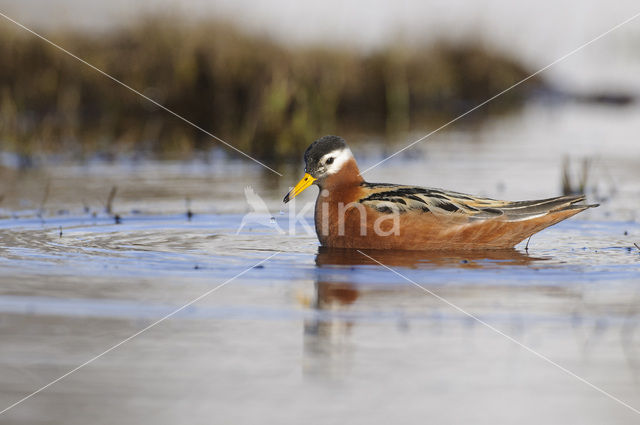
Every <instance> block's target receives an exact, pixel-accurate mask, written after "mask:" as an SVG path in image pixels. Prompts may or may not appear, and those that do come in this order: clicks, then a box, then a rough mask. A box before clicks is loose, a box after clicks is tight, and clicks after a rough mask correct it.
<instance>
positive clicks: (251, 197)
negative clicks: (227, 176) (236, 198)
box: [244, 186, 269, 214]
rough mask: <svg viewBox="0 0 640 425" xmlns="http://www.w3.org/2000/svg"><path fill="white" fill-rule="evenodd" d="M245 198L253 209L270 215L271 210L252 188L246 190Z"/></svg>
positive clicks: (248, 187)
mask: <svg viewBox="0 0 640 425" xmlns="http://www.w3.org/2000/svg"><path fill="white" fill-rule="evenodd" d="M244 196H245V198H247V203H248V204H249V206H251V208H252V209H253V210H254V211H256V212H260V213H264V214H269V208H268V207H267V204H265V202H264V201H263V200H262V198H261V197H260V196H259V195H258V194H256V193H255V192H254V191H253V188H252V187H251V186H247V187H245V188H244Z"/></svg>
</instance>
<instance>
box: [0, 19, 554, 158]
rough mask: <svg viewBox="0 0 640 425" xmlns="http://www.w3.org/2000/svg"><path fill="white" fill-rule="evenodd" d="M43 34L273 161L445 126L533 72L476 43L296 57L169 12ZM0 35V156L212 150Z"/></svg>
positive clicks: (39, 50)
mask: <svg viewBox="0 0 640 425" xmlns="http://www.w3.org/2000/svg"><path fill="white" fill-rule="evenodd" d="M46 36H47V37H49V38H50V39H52V40H53V41H54V42H56V43H58V44H60V45H61V46H63V47H65V48H66V49H68V50H70V51H71V52H73V53H74V54H76V55H78V56H79V57H81V58H83V59H85V60H86V61H88V62H89V63H91V64H93V65H95V66H97V67H98V68H100V69H102V70H103V71H105V72H107V73H108V74H110V75H112V76H114V77H115V78H117V79H119V80H121V81H123V82H124V83H126V84H128V85H130V86H132V87H134V88H135V89H137V90H139V91H141V92H143V93H144V94H145V95H147V96H149V97H151V98H153V99H155V100H156V101H158V102H159V103H161V104H162V105H164V106H166V107H168V108H170V109H171V110H173V111H175V112H176V113H178V114H180V115H182V116H184V117H185V118H187V119H189V120H191V121H193V122H194V123H195V124H196V125H198V126H201V127H202V128H204V129H206V130H208V131H211V132H212V133H214V134H216V135H217V136H219V137H222V138H223V139H226V140H228V141H231V142H232V143H233V144H234V145H235V146H237V147H238V148H239V149H241V150H243V151H245V152H248V153H250V154H251V155H254V156H256V157H258V158H260V159H264V160H273V161H277V160H285V159H288V158H291V157H295V158H298V157H299V155H300V151H301V150H302V149H304V148H305V147H306V146H307V145H308V143H309V142H310V141H311V140H313V139H315V138H317V137H318V136H319V135H323V134H326V133H334V134H336V133H337V134H352V135H358V134H360V135H363V134H383V135H385V136H386V137H387V138H393V137H396V136H398V135H402V134H406V132H408V131H410V130H411V129H414V128H420V129H424V128H427V127H425V124H428V125H437V124H441V123H444V122H446V121H447V120H449V119H451V118H453V117H455V116H456V115H458V114H460V113H461V112H464V111H466V110H467V109H469V108H471V107H472V106H474V105H476V104H478V103H480V102H482V101H484V100H486V99H487V98H489V97H491V96H493V95H494V94H496V93H498V92H499V91H501V90H503V89H504V88H506V87H508V86H509V85H511V84H513V83H515V82H516V81H518V80H520V79H522V78H524V77H525V76H527V75H528V74H529V71H528V70H527V69H526V68H525V67H523V66H522V65H520V64H519V63H517V62H516V61H515V60H513V59H511V58H508V57H505V56H503V55H500V54H497V53H495V52H491V51H489V50H487V49H486V48H484V47H483V46H481V45H480V44H473V43H471V44H448V43H436V44H433V45H429V46H423V47H416V48H406V47H402V46H388V47H385V48H382V49H379V50H377V51H374V52H368V53H362V52H358V51H353V50H350V49H348V48H344V49H343V48H336V47H333V48H329V47H313V46H312V47H297V48H293V47H286V46H283V45H280V44H278V43H276V42H274V41H272V40H269V39H265V38H263V37H258V36H252V35H248V34H245V33H243V32H241V31H239V30H238V29H237V28H235V27H233V26H231V25H229V24H225V23H221V22H215V21H201V22H197V23H193V22H191V23H187V21H186V20H183V21H181V20H179V19H178V20H176V19H175V17H171V18H169V17H163V16H153V17H146V18H144V19H142V20H141V21H140V22H137V23H136V24H135V25H131V26H125V27H121V28H118V29H113V30H110V31H107V32H104V33H90V34H88V33H81V32H67V33H53V34H46ZM0 37H1V39H2V40H3V42H2V43H0V61H1V62H2V64H3V65H2V66H0V143H1V146H2V150H3V151H11V152H15V153H18V154H19V155H21V156H22V157H24V158H26V159H27V162H28V158H31V157H32V156H34V155H38V154H48V153H64V154H66V155H73V156H76V157H78V158H86V157H87V156H89V155H93V154H96V153H101V154H105V155H117V154H119V153H122V152H128V153H137V154H141V155H154V156H158V157H167V158H176V157H185V156H189V155H191V154H193V153H194V152H197V151H201V150H206V149H210V148H211V147H212V146H215V145H214V144H213V143H211V139H210V138H209V137H208V136H206V135H205V134H203V133H201V132H199V131H198V130H196V129H194V128H192V127H190V126H188V125H187V124H185V123H184V122H182V121H180V120H178V119H176V118H175V117H172V116H171V115H170V114H168V113H166V112H165V111H163V110H161V109H160V108H158V107H155V106H154V105H153V104H151V103H149V102H147V101H145V100H143V99H142V98H140V97H139V96H137V95H135V94H134V93H132V92H130V91H128V90H126V89H125V88H123V87H120V86H118V85H117V84H115V83H114V82H113V81H111V80H109V79H108V78H106V77H104V76H103V75H100V74H99V73H97V72H95V71H94V70H91V69H90V68H88V67H86V66H85V65H83V64H81V63H79V62H78V61H76V60H74V59H73V58H71V57H69V56H67V55H65V54H63V53H62V52H60V51H59V50H57V49H54V48H53V47H52V46H50V45H48V44H46V43H44V42H43V41H42V40H39V39H37V38H35V37H34V36H33V35H30V34H28V33H26V32H24V31H23V30H20V29H18V28H16V27H10V26H7V25H4V26H0ZM540 84H542V82H541V81H540V80H538V79H532V80H530V81H529V82H527V84H525V85H523V87H522V88H519V89H517V90H513V91H510V92H508V93H507V94H505V95H504V96H503V97H501V99H500V102H496V104H495V105H499V108H500V109H501V110H509V109H512V108H514V107H517V106H518V105H520V104H522V102H523V101H525V100H526V98H527V96H528V95H529V93H530V91H531V90H532V89H534V88H536V87H538V86H539V85H540ZM495 105H492V107H494V108H495ZM483 109H484V108H483ZM486 111H491V108H489V109H485V110H484V113H487V112H486Z"/></svg>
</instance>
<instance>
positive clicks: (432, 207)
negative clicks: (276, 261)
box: [283, 136, 598, 251]
mask: <svg viewBox="0 0 640 425" xmlns="http://www.w3.org/2000/svg"><path fill="white" fill-rule="evenodd" d="M304 161H305V169H304V171H305V174H304V177H303V178H302V179H301V180H300V181H299V182H298V184H296V185H295V187H293V188H292V189H291V190H290V191H289V192H288V193H287V194H286V196H285V197H284V199H283V202H284V203H285V204H286V203H287V202H289V201H290V200H291V199H293V198H295V197H296V196H297V195H299V194H300V193H302V192H303V191H304V190H305V189H307V188H308V187H310V186H311V185H316V186H318V187H319V189H320V191H319V193H318V197H317V199H316V204H315V217H314V221H315V228H316V233H317V236H318V240H319V242H320V244H321V246H324V247H328V248H352V249H395V250H417V251H427V250H454V251H458V250H479V249H480V250H482V249H484V250H489V249H510V248H513V247H514V246H515V245H517V244H518V243H520V242H522V241H523V240H525V239H527V238H529V237H530V236H531V235H533V234H535V233H537V232H539V231H541V230H542V229H545V228H547V227H549V226H551V225H554V224H556V223H558V222H560V221H562V220H565V219H567V218H569V217H571V216H573V215H575V214H577V213H579V212H581V211H584V210H586V209H588V208H593V207H597V206H598V204H591V205H588V204H585V203H584V201H585V196H584V195H571V196H559V197H554V198H547V199H537V200H530V201H501V200H496V199H491V198H484V197H478V196H473V195H468V194H465V193H459V192H454V191H449V190H443V189H437V188H427V187H419V186H408V185H400V184H387V183H369V182H366V181H365V180H364V179H363V177H362V176H361V174H360V171H359V169H358V164H357V163H356V160H355V158H354V156H353V153H352V152H351V150H350V149H349V147H348V146H347V143H346V142H345V141H344V139H342V138H341V137H338V136H324V137H321V138H319V139H317V140H316V141H314V142H313V143H312V144H311V145H310V146H309V147H308V148H307V150H306V151H305V153H304Z"/></svg>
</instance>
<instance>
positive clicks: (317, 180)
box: [283, 136, 357, 203]
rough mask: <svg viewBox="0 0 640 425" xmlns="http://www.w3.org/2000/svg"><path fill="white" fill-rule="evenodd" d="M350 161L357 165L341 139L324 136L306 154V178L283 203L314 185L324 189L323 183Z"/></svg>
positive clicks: (288, 194)
mask: <svg viewBox="0 0 640 425" xmlns="http://www.w3.org/2000/svg"><path fill="white" fill-rule="evenodd" d="M350 161H353V162H354V163H355V161H354V159H353V154H352V153H351V150H350V149H349V147H348V146H347V144H346V142H345V141H344V140H343V139H342V138H341V137H338V136H324V137H321V138H319V139H318V140H316V141H315V142H313V143H312V144H311V145H310V146H309V147H308V148H307V150H306V151H305V153H304V162H305V168H304V171H305V174H304V177H303V178H302V180H300V181H299V182H298V184H297V185H296V186H295V187H294V188H293V189H292V190H291V191H290V192H289V193H287V195H286V196H285V197H284V199H283V201H284V202H285V203H287V202H289V200H291V199H293V198H295V197H296V196H297V195H299V194H300V193H302V191H304V190H305V189H306V188H308V187H309V186H311V185H312V184H316V185H319V186H320V187H322V184H323V182H324V181H325V180H326V179H327V178H328V177H329V176H333V175H336V174H338V173H339V172H340V171H341V170H343V168H344V166H345V164H347V163H349V162H350ZM356 171H357V167H356Z"/></svg>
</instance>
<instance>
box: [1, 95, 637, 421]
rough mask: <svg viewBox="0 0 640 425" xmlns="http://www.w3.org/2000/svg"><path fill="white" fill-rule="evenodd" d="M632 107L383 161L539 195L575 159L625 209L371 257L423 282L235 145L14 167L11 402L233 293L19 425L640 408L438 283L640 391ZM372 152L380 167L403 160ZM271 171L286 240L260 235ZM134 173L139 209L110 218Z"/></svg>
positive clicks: (87, 377)
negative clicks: (322, 231)
mask: <svg viewBox="0 0 640 425" xmlns="http://www.w3.org/2000/svg"><path fill="white" fill-rule="evenodd" d="M614 111H615V112H616V113H615V114H614V113H613V112H611V111H609V110H596V109H593V108H586V107H581V106H577V105H573V106H566V107H563V108H558V109H556V110H553V111H551V112H550V111H549V109H548V108H547V107H545V106H544V105H537V106H536V105H534V106H532V107H530V108H528V109H526V110H525V111H524V112H523V113H522V114H518V115H513V116H508V117H503V118H501V119H498V120H496V121H495V122H493V123H492V124H490V125H486V126H482V127H480V128H476V129H474V131H459V132H451V133H447V134H443V135H440V136H439V137H437V138H435V139H434V140H432V141H430V142H429V143H427V144H425V145H424V146H423V149H421V150H418V151H410V152H409V153H408V154H407V155H405V156H404V157H403V158H400V159H397V160H394V161H390V162H389V163H387V164H385V166H384V167H379V168H377V169H375V170H373V171H371V173H370V174H371V176H369V175H367V176H366V177H367V178H368V179H369V180H372V181H390V182H404V183H418V184H424V185H430V186H441V187H446V188H449V189H455V190H462V191H467V192H472V193H477V194H482V195H490V196H493V197H498V198H513V199H516V198H520V199H523V198H530V197H537V196H551V195H556V194H558V190H559V186H560V180H561V179H560V174H561V164H562V157H563V155H564V154H565V153H567V154H570V155H571V157H572V159H573V161H572V163H571V164H572V166H573V167H574V168H576V167H578V166H579V164H580V163H581V159H582V158H583V157H590V158H592V162H593V164H594V165H593V166H592V168H591V169H590V170H591V172H590V175H589V182H590V183H589V185H588V187H589V193H590V196H591V200H597V201H600V202H602V206H601V207H599V208H597V209H592V210H589V211H587V212H585V213H582V214H580V215H578V216H577V217H575V218H574V219H571V220H569V221H566V222H563V223H561V224H559V225H557V226H554V227H552V228H550V229H547V230H546V231H544V232H542V233H540V234H538V235H536V236H534V237H533V238H532V239H531V242H530V244H529V249H528V252H527V251H525V248H524V244H521V245H519V246H518V247H516V249H515V250H512V251H506V252H494V253H482V254H472V253H447V252H444V253H438V254H434V253H430V254H427V253H409V252H380V251H377V252H376V251H367V254H368V255H370V256H371V257H373V258H375V259H376V260H377V261H380V262H381V263H383V264H385V265H387V266H389V267H390V268H392V269H393V270H395V271H396V272H398V273H399V274H395V273H393V272H392V271H390V270H388V269H386V268H384V267H382V266H380V265H378V264H377V263H376V262H375V261H373V260H371V259H369V258H367V257H365V256H363V255H362V254H359V253H357V252H351V251H333V250H323V249H320V248H319V247H318V246H317V241H316V239H315V236H314V235H313V234H308V233H307V232H306V230H305V228H304V225H303V223H301V222H298V223H296V224H295V225H293V227H291V226H290V222H289V218H290V216H289V214H288V211H287V210H284V211H285V214H282V215H281V214H278V211H279V210H280V209H281V208H282V205H281V204H280V202H279V200H280V199H281V197H282V195H283V194H284V193H285V192H286V191H287V188H288V186H290V185H292V184H294V183H295V182H296V181H297V179H298V178H299V177H300V174H301V167H295V168H291V169H284V170H281V171H284V172H285V177H284V178H282V179H276V178H272V177H271V176H269V175H265V174H263V173H261V172H260V170H258V169H256V168H255V167H254V166H252V165H248V164H245V163H242V162H239V161H238V162H234V161H219V160H215V159H214V160H212V161H211V162H210V163H206V162H191V163H189V164H180V163H170V164H167V163H149V162H144V163H136V162H131V163H124V164H123V163H118V164H115V165H109V164H105V163H92V164H89V165H84V166H68V165H65V166H55V165H51V166H47V167H44V168H41V169H38V170H34V171H28V172H18V171H16V170H12V169H7V168H4V169H3V171H2V173H3V177H2V181H3V182H4V184H3V186H2V187H1V188H0V190H1V191H2V192H0V193H4V194H5V197H4V200H3V202H2V204H0V207H2V209H1V210H0V216H2V219H0V335H1V340H2V343H1V344H0V410H1V409H3V408H4V407H5V406H9V405H11V404H12V403H14V402H16V401H18V400H20V399H21V398H22V397H24V396H26V395H28V394H29V393H31V392H32V391H35V390H37V389H38V388H40V387H42V386H43V385H46V384H47V383H49V382H51V381H52V380H54V379H56V378H58V377H59V376H61V375H63V374H64V373H66V372H68V371H69V370H71V369H73V368H75V367H77V366H78V365H80V364H82V363H84V362H86V361H87V360H89V359H91V358H93V357H94V356H97V355H99V354H100V353H102V352H104V351H105V350H107V349H108V348H110V347H112V346H114V345H115V344H117V343H119V342H121V341H122V340H124V339H125V338H127V337H129V336H131V335H133V334H135V333H136V332H138V331H140V330H142V329H144V328H145V327H146V326H148V325H150V324H152V323H154V322H155V321H157V320H159V319H161V318H163V317H165V316H166V315H168V314H170V313H172V312H174V311H175V310H177V309H179V308H180V307H182V306H184V305H185V304H187V303H189V302H191V301H192V300H194V299H196V298H197V297H200V296H202V295H203V294H205V293H208V292H210V294H209V295H208V296H206V297H204V298H203V299H201V300H199V301H198V302H196V303H194V304H192V305H189V306H188V307H186V308H185V309H183V310H181V311H179V312H178V313H176V314H175V315H174V316H172V317H171V318H169V319H167V320H166V321H163V322H161V323H159V324H158V325H157V326H154V327H153V328H151V329H149V330H147V331H145V332H144V333H142V334H140V335H138V336H136V337H135V338H134V339H132V340H130V341H128V342H127V343H125V344H123V345H121V346H119V347H118V348H116V349H114V350H113V351H111V352H109V353H107V354H105V355H104V356H102V357H100V358H98V359H97V360H95V361H94V362H92V363H91V364H89V365H87V366H85V367H83V368H82V369H80V370H78V371H77V372H75V373H73V374H71V375H70V376H68V377H66V378H65V379H63V380H61V381H60V382H58V383H56V384H54V385H52V386H50V387H49V388H47V389H45V390H43V391H42V392H41V393H39V394H37V395H35V396H34V397H32V398H30V399H28V400H26V401H24V403H22V404H20V405H18V406H16V407H14V408H12V409H11V410H9V411H8V412H6V413H5V414H3V415H1V416H0V423H8V424H9V423H10V424H40V423H43V424H44V423H65V424H76V423H77V424H86V423H96V424H112V423H153V424H164V423H167V424H169V423H235V424H243V423H247V424H248V423H256V422H269V423H300V422H303V421H304V422H310V423H323V424H324V423H345V422H349V423H368V424H375V423H390V422H400V423H424V422H425V421H430V422H435V423H461V424H462V423H470V422H475V423H487V424H494V423H514V422H518V423H536V424H538V423H584V424H590V423H593V424H596V423H637V416H636V415H637V414H636V413H634V412H632V411H631V410H630V409H628V408H626V407H624V406H622V405H620V404H619V403H616V402H615V401H613V400H612V399H610V398H608V397H606V396H605V395H603V394H602V393H600V392H598V391H596V390H594V389H593V388H591V387H589V386H588V385H586V384H585V383H583V382H580V381H579V380H577V379H576V378H574V377H572V376H570V375H568V374H567V373H565V372H564V371H562V370H560V369H559V368H558V367H556V366H554V365H552V364H550V363H548V362H547V361H545V360H543V359H541V358H540V357H537V356H536V355H535V354H533V353H531V352H529V351H527V350H526V349H524V348H522V347H521V346H519V345H517V344H516V343H514V342H513V341H510V340H508V339H507V338H505V337H504V336H503V335H499V334H498V333H496V332H495V331H494V330H491V329H489V328H487V327H486V326H484V325H482V324H480V323H479V322H478V321H476V320H474V319H472V318H471V317H469V315H466V314H464V313H463V312H462V311H460V310H458V309H456V308H452V307H451V306H450V305H448V304H447V303H446V302H444V301H443V300H442V299H439V298H438V297H441V298H443V299H444V300H446V301H448V302H449V303H451V304H454V305H455V306H457V307H459V308H460V309H462V310H464V311H465V312H467V313H469V314H471V315H473V316H475V317H477V318H478V319H480V320H482V321H485V322H486V323H488V324H490V325H491V326H493V327H495V328H496V329H497V330H499V331H500V332H503V333H505V334H507V335H509V336H511V337H513V338H515V339H516V340H518V341H520V342H521V343H523V344H525V345H526V346H527V347H530V348H531V349H532V350H535V351H536V352H537V353H540V354H541V355H543V356H546V357H547V358H548V359H550V360H551V361H553V362H556V363H557V364H558V365H561V366H562V367H565V368H567V369H569V370H571V371H572V372H574V373H576V374H577V375H579V376H580V377H582V378H584V379H586V380H588V381H589V382H591V383H593V384H594V385H596V386H598V387H599V388H601V389H602V390H604V391H607V392H609V393H611V394H613V395H615V396H616V397H618V398H619V399H621V400H623V401H624V402H626V403H628V404H630V405H632V406H634V407H635V408H638V407H639V406H640V384H639V383H640V362H639V361H638V359H640V335H639V332H638V324H639V322H640V302H639V300H640V250H639V249H637V248H635V247H634V246H633V243H634V242H638V243H640V224H639V223H638V221H637V216H636V211H638V208H640V196H638V195H640V185H639V182H640V167H638V162H639V160H640V154H638V153H639V152H638V147H637V144H636V143H634V142H633V139H632V138H631V137H630V135H631V134H637V133H633V132H634V131H636V130H637V126H638V123H637V119H636V118H635V117H637V112H638V111H637V110H636V109H633V108H630V109H621V110H614ZM604 136H606V145H605V144H604V143H603V142H602V141H603V140H604ZM388 149H389V150H391V148H388ZM353 150H354V153H355V154H356V157H358V158H360V159H361V162H362V168H366V166H367V164H369V165H371V164H373V163H375V162H376V161H377V160H378V159H379V158H380V155H381V151H380V150H376V149H373V148H372V147H368V146H354V147H353ZM575 171H577V170H575ZM249 184H251V185H252V186H253V188H254V190H255V191H256V193H258V194H259V195H261V196H262V197H263V198H264V199H265V202H266V204H267V206H268V208H269V209H270V211H271V213H272V215H273V217H274V218H275V220H276V222H277V223H278V225H279V226H280V228H281V229H284V230H286V232H285V233H278V232H276V231H274V229H273V228H272V227H268V226H265V225H260V224H251V225H249V226H247V227H245V228H243V229H242V231H240V233H238V234H236V232H237V229H238V226H239V225H240V222H241V220H242V217H243V214H244V213H245V212H246V211H247V207H246V204H245V200H244V196H243V189H244V187H245V186H246V185H249ZM112 186H116V187H117V195H116V198H115V200H114V203H113V213H114V214H118V215H120V216H121V218H122V221H121V223H120V224H116V223H115V220H114V219H113V217H112V216H110V215H108V214H106V213H105V212H104V211H103V210H104V205H105V203H106V198H107V197H108V194H109V191H110V189H111V187H112ZM47 187H48V189H47ZM314 195H315V193H309V194H303V195H302V196H301V199H299V200H298V199H296V200H297V201H298V204H297V206H296V207H297V209H298V210H300V209H301V208H302V207H303V203H304V201H307V200H313V198H314ZM186 198H189V199H190V201H189V202H186V200H185V199H186ZM187 209H190V210H191V211H192V212H193V213H194V215H193V216H192V217H191V218H190V219H189V218H188V216H187V214H186V211H187ZM269 219H270V216H269V217H266V221H265V223H267V224H270V221H269ZM291 230H293V232H290V231H291ZM273 254H276V255H275V256H274V257H273V258H270V259H269V260H267V261H265V262H264V263H262V264H260V265H259V266H258V267H254V266H255V265H256V264H258V263H259V262H261V261H262V260H264V259H265V258H268V257H270V256H271V255H273ZM246 270H248V271H247V272H246V273H245V274H243V275H241V276H240V277H237V278H235V279H233V278H234V277H235V276H237V275H238V274H239V273H241V272H244V271H246ZM229 279H233V280H231V281H229ZM225 282H226V283H225ZM220 285H223V286H220ZM434 294H435V295H437V296H438V297H436V296H434Z"/></svg>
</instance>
